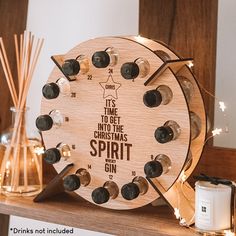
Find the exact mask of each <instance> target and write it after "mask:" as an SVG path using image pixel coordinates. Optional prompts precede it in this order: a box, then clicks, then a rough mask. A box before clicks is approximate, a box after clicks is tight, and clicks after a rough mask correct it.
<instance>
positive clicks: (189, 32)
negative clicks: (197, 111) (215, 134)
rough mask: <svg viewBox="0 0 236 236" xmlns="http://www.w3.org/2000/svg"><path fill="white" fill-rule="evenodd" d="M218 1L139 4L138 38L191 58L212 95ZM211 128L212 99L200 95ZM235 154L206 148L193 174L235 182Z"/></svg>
mask: <svg viewBox="0 0 236 236" xmlns="http://www.w3.org/2000/svg"><path fill="white" fill-rule="evenodd" d="M217 11H218V1H217V0H197V1H196V0H140V12H139V31H140V35H141V36H145V37H148V38H152V39H156V40H161V41H163V42H164V43H166V44H167V45H170V47H171V48H173V49H175V51H176V52H178V53H179V55H180V56H182V57H193V58H194V68H193V71H194V74H195V75H196V77H197V79H198V81H199V83H200V84H201V86H203V87H204V88H205V89H206V90H207V91H209V92H210V93H213V94H214V91H215V67H216V41H217ZM203 96H204V101H205V105H206V111H207V114H208V116H209V118H210V120H211V123H212V124H213V120H214V99H213V98H212V97H211V96H209V95H207V94H206V93H205V92H203ZM235 169H236V150H235V149H227V148H219V147H213V146H212V142H211V141H210V142H208V145H206V147H205V149H204V152H203V156H202V158H201V161H200V163H199V165H198V167H197V168H196V170H195V173H194V174H198V173H205V174H208V175H212V176H219V177H224V178H228V179H232V180H236V172H235Z"/></svg>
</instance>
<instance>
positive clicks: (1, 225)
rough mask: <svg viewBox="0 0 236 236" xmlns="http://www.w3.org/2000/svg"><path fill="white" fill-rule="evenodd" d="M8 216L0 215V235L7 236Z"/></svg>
mask: <svg viewBox="0 0 236 236" xmlns="http://www.w3.org/2000/svg"><path fill="white" fill-rule="evenodd" d="M9 218H10V216H9V215H3V214H0V235H1V236H8V229H9Z"/></svg>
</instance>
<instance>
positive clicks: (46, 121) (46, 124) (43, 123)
mask: <svg viewBox="0 0 236 236" xmlns="http://www.w3.org/2000/svg"><path fill="white" fill-rule="evenodd" d="M35 123H36V127H37V128H38V129H39V130H40V131H46V130H49V129H51V128H52V126H53V120H52V118H51V116H49V115H41V116H39V117H38V118H37V119H36V122H35Z"/></svg>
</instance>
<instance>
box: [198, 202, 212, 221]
mask: <svg viewBox="0 0 236 236" xmlns="http://www.w3.org/2000/svg"><path fill="white" fill-rule="evenodd" d="M198 213H199V217H198V220H199V222H200V223H201V224H206V225H209V224H211V223H212V222H211V201H210V200H208V199H201V200H200V203H199V205H198Z"/></svg>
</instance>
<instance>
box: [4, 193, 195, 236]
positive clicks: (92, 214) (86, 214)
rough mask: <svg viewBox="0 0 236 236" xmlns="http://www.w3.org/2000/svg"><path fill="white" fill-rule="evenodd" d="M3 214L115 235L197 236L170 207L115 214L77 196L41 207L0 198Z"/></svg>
mask: <svg viewBox="0 0 236 236" xmlns="http://www.w3.org/2000/svg"><path fill="white" fill-rule="evenodd" d="M0 213H2V214H6V215H15V216H21V217H25V218H31V219H35V220H40V221H46V222H51V223H57V224H62V225H67V226H71V227H76V228H82V229H87V230H92V231H99V232H104V233H110V234H113V235H135V236H137V235H155V236H156V235H161V236H164V235H165V236H172V235H175V236H176V235H184V236H188V235H191V236H192V235H198V234H197V233H195V232H194V231H193V230H191V229H187V228H184V227H181V226H179V224H178V221H177V220H176V219H175V217H174V215H173V213H172V212H171V210H170V209H169V208H168V207H167V206H158V207H153V206H146V207H142V208H139V209H135V210H128V211H116V210H109V209H104V208H101V207H98V206H95V205H93V204H91V203H89V202H86V201H85V200H83V199H81V198H80V197H78V196H77V195H74V194H65V193H63V194H60V195H58V196H56V197H54V198H53V199H49V200H46V201H45V202H42V203H34V202H33V201H32V198H23V197H5V196H2V195H0Z"/></svg>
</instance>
